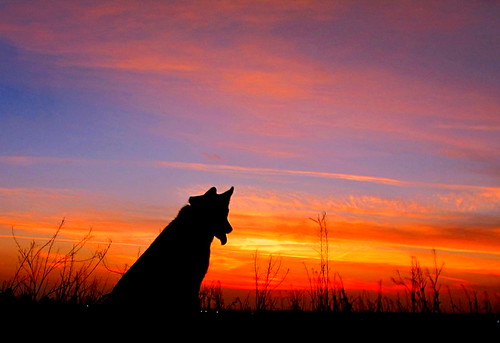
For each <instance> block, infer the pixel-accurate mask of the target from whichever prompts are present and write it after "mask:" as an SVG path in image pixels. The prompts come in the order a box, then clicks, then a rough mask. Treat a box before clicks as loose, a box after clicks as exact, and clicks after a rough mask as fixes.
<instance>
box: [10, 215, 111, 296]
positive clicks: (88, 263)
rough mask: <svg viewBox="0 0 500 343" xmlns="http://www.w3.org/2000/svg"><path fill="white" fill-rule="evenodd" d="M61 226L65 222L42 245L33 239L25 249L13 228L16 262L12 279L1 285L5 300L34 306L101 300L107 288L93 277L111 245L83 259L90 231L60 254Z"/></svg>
mask: <svg viewBox="0 0 500 343" xmlns="http://www.w3.org/2000/svg"><path fill="white" fill-rule="evenodd" d="M63 226H64V220H62V221H61V223H60V224H59V226H58V227H57V229H56V230H55V232H54V234H53V235H52V236H51V237H50V238H49V239H48V240H47V241H46V242H45V243H43V244H41V243H39V242H37V241H35V240H32V241H31V242H30V243H29V244H28V245H26V246H23V245H22V244H21V242H20V241H19V239H18V238H17V237H16V235H15V232H14V229H12V237H13V239H14V241H15V243H16V246H17V253H18V255H17V260H18V263H17V268H16V271H15V273H14V276H13V277H12V278H11V279H10V280H6V281H4V282H3V283H2V289H1V294H2V297H3V300H4V301H5V300H6V298H7V297H10V298H13V299H20V300H23V301H24V302H34V303H36V302H45V303H47V302H55V303H60V304H92V303H95V302H97V301H98V300H99V299H100V298H101V297H102V295H103V294H104V287H105V286H106V285H105V284H104V283H103V282H101V280H99V279H97V278H96V277H94V272H95V270H96V268H97V267H98V266H99V265H101V264H102V263H103V260H104V258H105V256H106V254H107V253H108V250H109V248H110V246H111V242H110V243H108V244H107V245H106V246H105V247H103V248H101V249H97V250H94V251H93V252H92V254H91V255H87V256H82V249H83V248H84V247H85V245H86V244H87V243H88V242H89V241H90V239H91V238H92V236H91V233H92V230H89V231H88V232H87V233H86V234H85V235H84V236H83V237H82V238H81V239H80V240H79V241H76V242H75V243H73V244H72V245H71V247H70V248H69V249H67V250H66V251H62V250H61V247H59V244H58V238H59V235H60V233H61V230H62V228H63ZM11 300H12V299H11Z"/></svg>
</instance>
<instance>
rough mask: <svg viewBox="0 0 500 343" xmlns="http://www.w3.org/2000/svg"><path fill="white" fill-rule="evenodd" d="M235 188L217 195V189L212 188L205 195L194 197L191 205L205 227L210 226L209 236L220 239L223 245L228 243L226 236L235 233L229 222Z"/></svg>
mask: <svg viewBox="0 0 500 343" xmlns="http://www.w3.org/2000/svg"><path fill="white" fill-rule="evenodd" d="M233 191H234V187H231V188H230V189H229V190H228V191H226V192H224V193H222V194H217V189H216V188H215V187H212V188H210V189H209V190H208V191H207V192H206V193H205V194H203V195H198V196H192V197H190V198H189V204H190V205H191V208H192V209H193V210H194V213H195V214H196V215H197V216H199V218H198V219H199V220H200V221H202V222H203V224H204V226H208V230H209V232H208V233H209V234H210V235H211V237H212V238H213V236H215V237H217V238H218V239H220V242H221V244H222V245H224V244H226V243H227V236H226V234H228V233H230V232H231V231H233V228H232V227H231V224H229V221H228V220H227V216H228V214H229V201H230V200H231V195H233Z"/></svg>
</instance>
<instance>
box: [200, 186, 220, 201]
mask: <svg viewBox="0 0 500 343" xmlns="http://www.w3.org/2000/svg"><path fill="white" fill-rule="evenodd" d="M214 195H217V188H215V187H212V188H210V189H209V190H208V191H207V192H206V193H205V194H203V196H204V197H207V198H208V197H213V196H214Z"/></svg>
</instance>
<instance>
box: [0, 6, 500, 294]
mask: <svg viewBox="0 0 500 343" xmlns="http://www.w3.org/2000/svg"><path fill="white" fill-rule="evenodd" d="M499 16H500V4H499V3H498V2H495V1H458V2H457V1H439V2H436V1H306V0H304V1H213V2H210V1H168V2H167V1H164V2H162V1H141V2H138V1H71V2H68V1H9V0H3V1H0V118H1V121H0V132H1V134H0V175H1V177H0V209H1V210H0V259H1V260H2V265H1V268H0V274H1V275H0V276H1V277H2V279H3V278H8V276H9V275H10V274H11V273H12V271H13V270H14V268H15V263H16V253H15V244H14V243H13V239H12V230H13V229H14V233H15V235H16V236H17V237H18V238H19V239H20V241H23V242H25V243H26V244H28V243H29V240H31V239H43V238H44V237H45V238H46V237H48V236H50V234H51V233H53V232H54V230H55V229H56V228H57V226H58V224H59V223H60V221H61V220H62V219H63V218H65V225H64V228H63V231H62V233H61V235H62V238H63V239H67V240H68V241H71V240H73V239H78V238H79V237H82V235H84V234H85V232H87V231H88V230H89V229H92V234H93V236H94V241H95V242H96V243H95V244H97V245H99V244H105V242H107V241H109V240H111V241H112V247H111V249H110V251H109V253H108V256H107V259H108V264H109V265H112V266H117V267H119V266H124V265H125V264H128V265H130V264H131V263H133V262H134V261H135V259H136V258H137V256H138V254H140V253H141V252H142V251H144V250H145V249H146V248H147V246H148V245H149V244H150V243H151V242H152V241H153V239H154V238H155V237H156V235H158V233H159V232H160V231H161V230H162V229H163V228H164V227H165V226H166V225H167V224H168V222H169V221H170V220H172V219H173V218H174V217H175V216H176V214H177V212H178V210H179V209H180V208H181V207H182V206H184V205H185V204H186V203H187V200H188V198H189V196H191V195H197V194H203V193H204V192H205V191H206V190H208V189H209V188H210V187H212V186H215V187H217V189H218V190H219V192H223V191H225V190H227V189H228V188H229V187H231V186H234V187H235V192H234V195H233V197H232V200H231V205H230V208H231V210H230V214H229V220H230V222H231V224H232V226H233V228H234V231H233V233H231V234H230V235H229V237H228V239H229V240H228V243H227V245H225V246H220V245H219V244H218V242H214V244H213V245H212V258H211V266H210V270H209V272H208V274H207V276H206V279H205V280H206V282H212V281H220V282H221V285H222V286H223V287H227V288H243V289H251V288H252V287H253V285H254V282H255V280H254V278H255V275H254V261H255V260H254V255H255V253H256V251H257V252H258V255H259V261H261V262H262V263H263V264H265V263H266V260H267V259H268V257H269V256H270V255H273V256H274V258H278V257H279V258H280V259H281V261H282V266H283V269H285V268H286V269H289V273H288V275H287V277H286V280H285V281H284V282H283V283H282V287H289V288H290V287H291V288H301V287H306V288H307V287H308V285H309V283H308V279H307V271H308V270H309V271H310V270H313V269H314V268H316V269H318V268H319V233H318V225H317V224H316V223H315V222H314V221H313V220H311V219H315V218H317V217H318V215H321V213H323V212H326V214H327V218H328V230H329V243H330V248H329V258H330V263H331V268H333V270H335V271H336V272H338V274H339V275H341V276H342V279H343V283H344V285H345V287H346V288H349V289H376V288H377V287H378V281H379V280H383V285H384V288H385V289H387V290H390V289H391V288H394V287H395V285H394V284H393V283H391V281H390V280H391V277H394V276H395V275H396V274H395V273H396V271H397V270H400V271H402V272H406V271H407V270H408V268H409V266H410V263H411V258H412V256H416V257H418V259H419V260H420V261H421V264H422V265H423V266H426V267H431V266H432V265H433V253H432V251H433V249H435V251H436V255H437V258H438V261H439V263H445V269H444V272H443V282H445V283H447V284H449V285H451V287H460V285H465V286H467V287H471V288H474V289H487V290H489V291H490V292H500V249H499V248H500V153H499V152H500V96H499V91H500V83H499V80H500V63H499V56H500V26H499V25H498V17H499ZM186 250H187V251H188V250H189V244H188V243H186Z"/></svg>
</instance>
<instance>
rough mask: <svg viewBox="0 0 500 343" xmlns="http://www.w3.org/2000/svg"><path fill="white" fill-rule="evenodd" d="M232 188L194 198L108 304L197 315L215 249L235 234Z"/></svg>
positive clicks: (145, 253)
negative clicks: (218, 242) (212, 247)
mask: <svg viewBox="0 0 500 343" xmlns="http://www.w3.org/2000/svg"><path fill="white" fill-rule="evenodd" d="M232 193H233V187H231V189H230V190H228V191H227V192H225V193H223V194H217V191H216V189H215V188H214V187H213V188H211V189H210V190H209V191H207V192H206V193H205V194H204V195H201V196H196V197H191V198H189V205H186V206H184V207H183V208H182V209H181V210H180V211H179V214H178V215H177V217H176V218H175V219H174V220H173V221H172V222H171V223H170V224H169V225H168V226H167V227H166V228H165V229H164V230H163V231H162V232H161V233H160V235H159V236H158V237H157V238H156V239H155V241H154V242H153V243H152V244H151V246H150V247H149V248H148V249H147V250H146V251H145V252H144V253H143V254H142V256H141V257H140V258H139V259H138V260H137V262H136V263H134V264H133V265H132V267H131V268H130V269H129V270H128V271H127V272H126V273H125V274H124V275H123V276H122V278H121V279H120V281H118V283H117V284H116V286H115V287H114V289H113V291H112V292H111V293H110V295H109V298H108V301H107V302H108V303H109V304H111V305H114V306H117V307H127V308H137V307H139V308H148V307H155V308H162V309H164V310H167V311H173V312H176V313H178V312H192V311H195V310H197V309H198V308H199V301H198V293H199V290H200V285H201V282H202V281H203V278H204V276H205V274H206V272H207V270H208V265H209V259H210V245H211V243H212V240H213V238H214V236H215V237H217V238H219V239H220V240H221V243H222V244H225V243H226V241H227V238H226V234H227V233H229V232H231V231H232V228H231V225H230V224H229V222H228V220H227V215H228V213H229V212H228V211H229V209H228V206H229V200H230V198H231V195H232Z"/></svg>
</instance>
